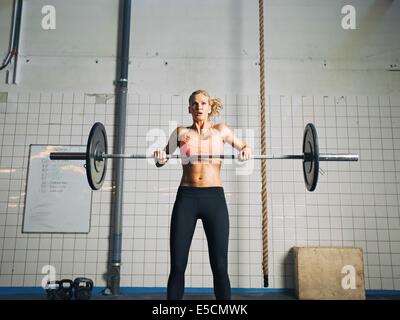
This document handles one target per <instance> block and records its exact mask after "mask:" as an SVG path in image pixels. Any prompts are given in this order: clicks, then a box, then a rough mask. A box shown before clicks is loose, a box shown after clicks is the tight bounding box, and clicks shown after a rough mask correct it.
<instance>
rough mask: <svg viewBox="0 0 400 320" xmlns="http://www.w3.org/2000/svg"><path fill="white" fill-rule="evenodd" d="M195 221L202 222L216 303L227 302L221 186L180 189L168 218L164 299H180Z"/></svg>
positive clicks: (225, 219) (225, 210)
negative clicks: (168, 265) (168, 261)
mask: <svg viewBox="0 0 400 320" xmlns="http://www.w3.org/2000/svg"><path fill="white" fill-rule="evenodd" d="M197 219H201V220H202V222H203V227H204V231H205V233H206V237H207V242H208V254H209V257H210V264H211V269H212V272H213V278H214V293H215V297H216V299H218V300H230V298H231V286H230V283H229V276H228V240H229V217H228V208H227V205H226V200H225V194H224V189H223V188H222V187H182V186H181V187H179V189H178V193H177V195H176V200H175V204H174V208H173V210H172V218H171V234H170V250H171V272H170V275H169V278H168V291H167V298H168V299H169V300H180V299H182V297H183V292H184V287H185V270H186V265H187V261H188V255H189V249H190V243H191V242H192V237H193V233H194V230H195V227H196V221H197Z"/></svg>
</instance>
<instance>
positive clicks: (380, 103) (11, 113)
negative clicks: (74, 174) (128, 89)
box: [0, 92, 400, 290]
mask: <svg viewBox="0 0 400 320" xmlns="http://www.w3.org/2000/svg"><path fill="white" fill-rule="evenodd" d="M219 97H220V98H221V99H222V100H223V101H224V104H225V105H224V109H223V110H222V115H221V117H220V118H219V119H218V121H222V122H225V123H226V124H228V125H229V126H231V127H232V128H242V129H245V128H247V129H251V130H253V133H254V137H253V140H251V139H250V138H251V137H250V136H248V135H247V136H246V135H243V136H242V137H243V138H244V139H246V137H247V138H249V139H250V140H249V142H250V143H251V144H253V147H254V153H256V154H257V153H260V144H259V136H260V134H259V122H258V121H259V116H258V115H259V110H258V108H259V107H258V102H257V98H255V97H252V96H231V95H229V96H226V95H224V94H220V95H219ZM186 99H187V97H186V96H166V95H159V96H157V95H152V96H138V95H130V96H129V104H128V119H127V125H128V127H127V139H126V153H146V151H148V150H147V147H148V145H149V142H148V141H146V135H147V134H148V131H149V130H150V129H154V128H159V129H161V130H164V131H165V132H166V133H168V130H169V127H168V122H169V121H176V122H177V123H178V124H190V122H189V121H190V118H189V117H188V115H187V113H186V111H187V110H186ZM267 110H268V115H267V128H268V129H267V137H268V138H267V139H268V140H267V146H268V150H269V152H268V153H276V154H279V153H284V154H292V153H294V154H298V153H301V144H302V135H303V129H304V126H305V124H306V123H308V122H313V123H314V124H315V125H316V127H317V130H318V135H319V146H320V152H321V153H328V152H331V153H359V154H360V161H359V162H355V163H339V162H337V163H333V162H330V163H328V162H324V163H321V164H320V167H321V168H320V176H319V183H318V186H317V189H316V191H315V192H313V193H309V192H307V191H306V190H305V186H304V182H303V176H302V164H301V161H296V160H286V161H281V160H274V161H269V162H268V164H267V168H268V196H269V199H268V203H269V275H270V287H274V288H284V287H287V288H291V287H293V259H292V256H291V252H290V249H291V248H292V247H293V246H302V245H304V246H314V245H317V246H356V247H361V248H363V250H364V259H365V260H364V261H365V276H366V288H367V289H387V290H393V289H396V290H400V225H399V222H400V218H399V195H398V194H399V182H400V180H399V179H400V178H399V177H400V162H399V161H400V160H399V159H400V98H399V97H397V96H380V97H378V96H368V97H367V96H343V97H327V96H314V97H312V96H310V97H299V96H270V97H268V104H267ZM113 113H114V101H113V99H110V100H108V101H107V103H106V104H96V103H95V97H94V96H90V95H86V94H84V93H73V94H72V93H51V94H50V93H24V92H22V93H19V94H12V93H10V94H8V98H7V102H4V103H0V148H1V149H0V150H1V158H0V257H1V259H0V260H1V264H0V286H40V284H41V280H42V278H43V276H44V275H43V274H42V268H43V266H45V265H53V266H54V267H55V268H56V271H57V278H60V279H61V278H75V277H77V276H82V275H85V276H87V277H90V278H92V279H93V280H94V281H95V284H96V286H104V285H105V277H104V275H105V273H106V272H107V258H108V248H109V243H108V238H109V234H110V229H109V227H110V201H111V200H110V199H111V194H110V180H109V179H110V177H111V174H108V178H107V180H106V182H105V184H104V186H103V189H102V190H101V191H97V192H94V195H93V204H92V213H91V228H90V233H89V234H37V233H35V234H30V233H22V221H23V213H24V199H25V187H26V177H27V165H28V163H27V162H28V152H29V145H30V144H66V145H68V144H86V139H87V134H88V132H89V130H90V127H91V125H92V124H93V123H94V122H95V121H101V122H103V123H104V124H105V125H106V129H107V132H108V137H109V144H110V150H112V140H113V139H112V134H113V120H114V116H113ZM242 133H245V131H243V132H242ZM229 151H230V147H227V148H226V152H229ZM111 167H112V163H110V165H109V169H108V171H109V173H111ZM238 167H240V165H239V164H237V163H235V162H234V163H231V164H229V163H228V164H225V165H224V167H223V170H222V177H223V180H224V187H225V192H226V198H227V201H228V208H229V211H230V247H229V271H230V276H231V283H232V287H241V288H261V287H262V265H261V261H262V254H261V252H262V236H261V201H260V191H261V177H260V163H259V162H257V161H256V162H255V163H254V170H253V171H252V172H251V174H250V175H245V176H243V175H237V174H236V172H237V171H236V170H237V169H238ZM125 168H126V170H125V194H124V216H123V245H122V269H121V285H122V286H127V287H165V286H166V281H167V277H168V271H169V251H168V250H169V240H168V239H169V222H170V213H171V210H172V205H173V201H174V198H175V194H176V189H177V187H178V185H179V181H180V177H181V168H180V166H179V165H178V164H173V163H172V161H171V163H169V164H168V165H167V166H165V167H163V168H160V169H157V168H156V167H155V166H154V165H153V164H149V163H147V162H146V161H142V160H137V161H136V160H133V161H127V162H126V164H125ZM186 285H187V286H188V287H212V275H211V269H210V267H209V260H208V251H207V243H206V240H205V236H204V232H203V229H202V225H201V222H200V221H199V222H198V225H197V229H196V232H195V235H194V238H193V243H192V247H191V253H190V256H189V265H188V268H187V272H186Z"/></svg>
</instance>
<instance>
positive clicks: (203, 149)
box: [178, 128, 224, 187]
mask: <svg viewBox="0 0 400 320" xmlns="http://www.w3.org/2000/svg"><path fill="white" fill-rule="evenodd" d="M178 136H179V148H180V153H181V154H182V155H186V156H193V155H220V154H223V153H224V141H223V138H222V137H221V134H220V132H219V131H218V130H217V129H214V128H211V129H210V130H208V132H207V133H206V134H204V135H199V134H198V133H196V132H195V131H194V130H187V129H186V128H185V129H183V130H182V131H181V132H180V134H178ZM221 165H222V160H221V159H195V158H187V159H182V168H183V175H182V179H181V183H180V185H181V186H188V187H221V186H222V180H221Z"/></svg>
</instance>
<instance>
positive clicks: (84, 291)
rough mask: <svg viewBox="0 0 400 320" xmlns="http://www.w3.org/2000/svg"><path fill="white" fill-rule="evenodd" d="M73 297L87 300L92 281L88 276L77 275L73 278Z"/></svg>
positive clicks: (90, 292) (89, 295)
mask: <svg viewBox="0 0 400 320" xmlns="http://www.w3.org/2000/svg"><path fill="white" fill-rule="evenodd" d="M74 289H75V299H77V300H89V299H90V298H91V296H92V290H93V281H92V280H91V279H89V278H85V277H79V278H76V279H75V280H74Z"/></svg>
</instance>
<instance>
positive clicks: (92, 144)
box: [86, 122, 107, 190]
mask: <svg viewBox="0 0 400 320" xmlns="http://www.w3.org/2000/svg"><path fill="white" fill-rule="evenodd" d="M103 153H107V133H106V129H105V128H104V125H103V124H102V123H100V122H96V123H95V124H94V125H93V127H92V129H91V130H90V133H89V139H88V142H87V148H86V175H87V178H88V182H89V185H90V187H91V188H92V189H93V190H99V189H100V188H101V186H102V185H103V182H104V180H105V177H106V170H107V159H103V158H102V157H101V155H102V154H103Z"/></svg>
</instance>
